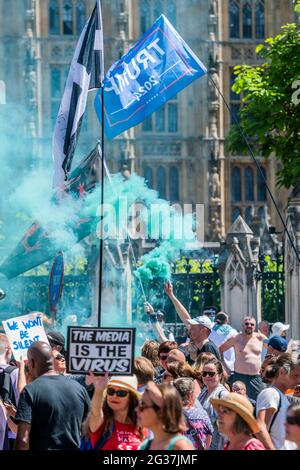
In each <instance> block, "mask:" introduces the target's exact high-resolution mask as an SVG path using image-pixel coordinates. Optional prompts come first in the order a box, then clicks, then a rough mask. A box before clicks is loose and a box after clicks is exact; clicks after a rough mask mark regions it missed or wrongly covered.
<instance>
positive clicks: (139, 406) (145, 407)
mask: <svg viewBox="0 0 300 470" xmlns="http://www.w3.org/2000/svg"><path fill="white" fill-rule="evenodd" d="M149 408H152V409H153V410H154V411H156V412H157V411H159V410H160V408H159V407H158V406H157V405H155V403H152V405H146V404H145V403H143V402H139V404H138V409H139V411H144V410H147V409H149Z"/></svg>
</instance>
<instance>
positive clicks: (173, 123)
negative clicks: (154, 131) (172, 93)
mask: <svg viewBox="0 0 300 470" xmlns="http://www.w3.org/2000/svg"><path fill="white" fill-rule="evenodd" d="M177 123H178V115H177V104H176V103H169V104H168V131H169V132H177V130H178V125H177Z"/></svg>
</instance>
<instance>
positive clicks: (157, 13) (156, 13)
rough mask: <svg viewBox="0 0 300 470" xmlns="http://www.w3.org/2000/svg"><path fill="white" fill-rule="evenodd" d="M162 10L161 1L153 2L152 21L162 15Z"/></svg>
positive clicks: (155, 0)
mask: <svg viewBox="0 0 300 470" xmlns="http://www.w3.org/2000/svg"><path fill="white" fill-rule="evenodd" d="M163 8H164V7H163V0H154V11H153V13H154V17H153V20H154V21H155V20H157V18H158V17H159V16H160V15H161V14H162V13H163ZM169 19H170V18H169Z"/></svg>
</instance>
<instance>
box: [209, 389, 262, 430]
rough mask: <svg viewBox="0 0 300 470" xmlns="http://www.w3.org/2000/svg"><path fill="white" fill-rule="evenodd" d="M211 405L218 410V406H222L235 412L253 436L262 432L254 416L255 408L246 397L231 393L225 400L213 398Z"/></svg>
mask: <svg viewBox="0 0 300 470" xmlns="http://www.w3.org/2000/svg"><path fill="white" fill-rule="evenodd" d="M210 403H211V404H212V406H213V407H214V408H215V409H216V410H217V408H218V406H220V405H221V406H224V407H226V408H229V409H230V410H232V411H234V412H235V413H236V414H238V415H239V416H240V417H241V418H242V419H243V420H244V421H246V423H247V424H248V426H249V428H250V429H251V431H252V432H253V434H255V433H257V432H259V431H260V428H259V426H258V424H257V421H256V419H255V417H254V416H253V406H252V404H251V402H250V401H249V400H248V398H247V397H245V396H244V395H240V394H238V393H234V392H231V393H228V395H227V396H226V397H223V398H211V399H210ZM217 411H218V410H217Z"/></svg>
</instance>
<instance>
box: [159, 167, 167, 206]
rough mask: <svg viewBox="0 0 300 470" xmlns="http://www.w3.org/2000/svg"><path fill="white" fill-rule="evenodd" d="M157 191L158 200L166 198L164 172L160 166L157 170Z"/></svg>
mask: <svg viewBox="0 0 300 470" xmlns="http://www.w3.org/2000/svg"><path fill="white" fill-rule="evenodd" d="M157 191H158V194H159V197H160V198H162V199H165V198H166V170H165V169H164V168H163V167H162V166H160V167H158V168H157Z"/></svg>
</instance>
